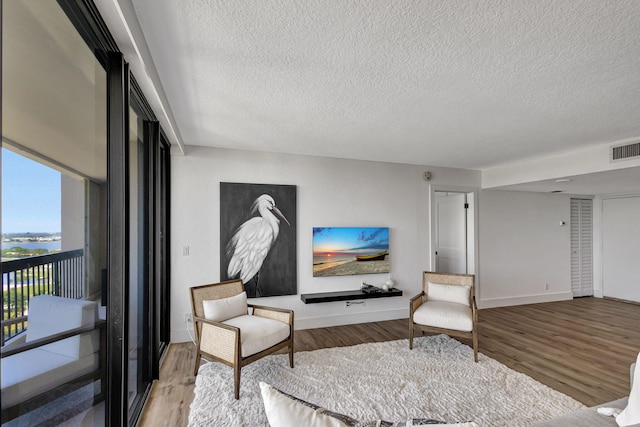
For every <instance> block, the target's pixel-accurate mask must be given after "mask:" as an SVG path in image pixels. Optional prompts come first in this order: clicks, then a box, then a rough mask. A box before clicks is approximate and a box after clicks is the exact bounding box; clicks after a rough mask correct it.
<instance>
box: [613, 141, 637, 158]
mask: <svg viewBox="0 0 640 427" xmlns="http://www.w3.org/2000/svg"><path fill="white" fill-rule="evenodd" d="M633 158H640V142H632V143H631V144H622V145H613V146H612V147H611V161H612V162H615V161H618V160H627V159H633Z"/></svg>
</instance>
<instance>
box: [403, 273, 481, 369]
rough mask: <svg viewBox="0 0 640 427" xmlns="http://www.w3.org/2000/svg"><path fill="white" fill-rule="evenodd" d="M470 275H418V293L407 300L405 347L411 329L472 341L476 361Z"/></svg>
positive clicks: (476, 314)
mask: <svg viewBox="0 0 640 427" xmlns="http://www.w3.org/2000/svg"><path fill="white" fill-rule="evenodd" d="M474 279H475V276H473V275H471V274H452V273H432V272H429V271H425V272H424V273H423V276H422V289H423V290H422V292H421V293H420V294H418V295H416V296H415V297H413V298H411V300H410V301H409V348H410V349H413V336H414V333H415V331H423V332H435V333H441V334H446V335H450V336H455V337H462V338H467V339H471V340H473V354H474V360H475V361H476V362H477V361H478V308H477V307H476V299H475V293H474Z"/></svg>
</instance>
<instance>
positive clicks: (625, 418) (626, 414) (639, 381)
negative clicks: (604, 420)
mask: <svg viewBox="0 0 640 427" xmlns="http://www.w3.org/2000/svg"><path fill="white" fill-rule="evenodd" d="M616 423H618V425H619V426H621V427H623V426H625V427H626V426H634V425H639V424H640V353H638V357H637V360H636V368H635V371H634V372H633V383H632V384H631V392H630V393H629V402H628V403H627V407H626V408H624V410H623V411H622V412H621V413H620V415H618V416H617V417H616Z"/></svg>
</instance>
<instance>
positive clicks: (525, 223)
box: [476, 190, 572, 308]
mask: <svg viewBox="0 0 640 427" xmlns="http://www.w3.org/2000/svg"><path fill="white" fill-rule="evenodd" d="M479 202H480V213H479V216H480V220H479V222H480V224H479V229H480V230H479V235H480V237H479V239H480V241H479V271H478V274H479V280H480V286H479V289H478V291H479V292H478V294H479V295H476V298H477V300H478V306H479V307H480V308H489V307H501V306H508V305H517V304H529V303H537V302H546V301H557V300H563V299H571V298H572V293H571V275H570V274H571V270H570V267H571V252H570V244H571V240H570V239H571V235H570V227H569V219H570V216H569V214H570V197H569V196H566V195H558V194H545V193H531V192H516V191H501V190H483V191H481V193H480V200H479ZM560 221H565V222H566V225H565V226H560ZM547 288H548V289H547Z"/></svg>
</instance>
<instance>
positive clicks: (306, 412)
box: [260, 382, 357, 427]
mask: <svg viewBox="0 0 640 427" xmlns="http://www.w3.org/2000/svg"><path fill="white" fill-rule="evenodd" d="M260 392H261V393H262V401H263V403H264V410H265V412H266V413H267V419H268V420H269V425H270V426H271V427H290V426H308V427H325V426H326V427H349V426H355V425H356V424H355V423H356V422H357V421H356V420H354V419H353V418H351V417H348V416H346V415H342V414H336V413H334V412H331V411H328V410H326V409H324V408H321V407H320V406H317V405H314V404H312V403H309V402H305V401H304V400H301V399H298V398H296V397H293V396H291V395H288V394H286V393H284V392H282V391H280V390H278V389H277V388H275V387H273V386H272V385H269V384H266V383H263V382H261V383H260Z"/></svg>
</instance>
